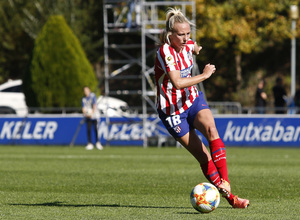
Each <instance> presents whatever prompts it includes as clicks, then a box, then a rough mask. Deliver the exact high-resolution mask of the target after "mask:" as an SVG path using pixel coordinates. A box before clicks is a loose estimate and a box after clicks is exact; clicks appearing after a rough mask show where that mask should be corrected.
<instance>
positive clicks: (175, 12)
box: [161, 8, 195, 44]
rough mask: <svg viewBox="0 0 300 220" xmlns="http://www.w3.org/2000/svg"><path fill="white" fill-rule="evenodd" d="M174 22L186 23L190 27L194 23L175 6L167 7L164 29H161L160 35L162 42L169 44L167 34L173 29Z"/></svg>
mask: <svg viewBox="0 0 300 220" xmlns="http://www.w3.org/2000/svg"><path fill="white" fill-rule="evenodd" d="M175 23H188V24H189V25H190V26H191V27H194V26H195V24H193V23H192V22H190V21H189V20H188V19H187V18H186V17H185V15H184V14H183V13H182V12H181V10H180V9H177V8H169V9H168V10H167V12H166V29H165V30H164V31H163V33H162V36H161V42H162V43H168V44H170V39H169V36H170V34H171V33H172V32H173V31H174V25H175Z"/></svg>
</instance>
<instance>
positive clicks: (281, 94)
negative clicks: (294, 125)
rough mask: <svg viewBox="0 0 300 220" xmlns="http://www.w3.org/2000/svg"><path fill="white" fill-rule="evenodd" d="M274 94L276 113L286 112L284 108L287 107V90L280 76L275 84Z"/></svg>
mask: <svg viewBox="0 0 300 220" xmlns="http://www.w3.org/2000/svg"><path fill="white" fill-rule="evenodd" d="M272 90H273V95H274V107H275V113H276V114H284V113H285V110H284V109H283V108H284V107H285V104H286V102H285V100H284V98H285V97H286V91H285V89H284V87H283V85H282V78H281V77H280V76H279V77H277V78H276V84H275V86H273V89H272Z"/></svg>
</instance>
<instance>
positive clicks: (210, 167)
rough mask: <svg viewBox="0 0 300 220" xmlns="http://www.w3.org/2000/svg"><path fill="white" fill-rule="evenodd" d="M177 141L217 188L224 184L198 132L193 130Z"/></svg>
mask: <svg viewBox="0 0 300 220" xmlns="http://www.w3.org/2000/svg"><path fill="white" fill-rule="evenodd" d="M176 140H177V141H179V142H180V144H181V145H182V146H184V147H185V148H186V149H187V150H188V151H189V152H190V153H191V154H192V155H193V156H194V157H195V158H196V160H197V161H198V162H199V164H200V167H201V169H202V172H203V174H204V175H205V177H206V178H207V179H208V180H209V181H210V182H211V183H212V184H214V185H215V186H219V185H220V184H221V183H222V182H221V178H220V175H219V172H218V170H217V168H216V166H215V164H214V162H213V161H212V158H211V155H210V154H209V152H208V150H207V148H206V147H205V145H204V144H203V143H202V141H201V140H200V139H199V137H198V135H197V133H196V131H195V130H194V129H193V130H191V131H190V132H188V133H187V134H185V135H184V136H182V137H180V138H177V139H176Z"/></svg>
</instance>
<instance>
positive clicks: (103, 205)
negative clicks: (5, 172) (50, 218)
mask: <svg viewBox="0 0 300 220" xmlns="http://www.w3.org/2000/svg"><path fill="white" fill-rule="evenodd" d="M9 205H11V206H49V207H50V206H55V207H112V208H113V207H115V208H146V209H147V208H149V209H188V208H189V207H171V206H169V207H168V206H143V205H141V206H139V205H120V204H67V203H64V202H59V201H55V202H45V203H31V204H29V203H11V204H9Z"/></svg>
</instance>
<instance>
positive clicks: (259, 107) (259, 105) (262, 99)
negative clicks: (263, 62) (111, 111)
mask: <svg viewBox="0 0 300 220" xmlns="http://www.w3.org/2000/svg"><path fill="white" fill-rule="evenodd" d="M264 87H265V81H264V80H263V79H261V80H259V82H258V86H257V89H256V94H255V107H256V111H257V112H258V113H259V114H265V112H266V111H265V107H266V104H267V97H268V96H267V94H266V93H265V92H264Z"/></svg>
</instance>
